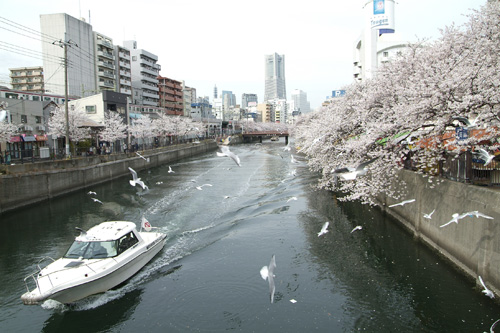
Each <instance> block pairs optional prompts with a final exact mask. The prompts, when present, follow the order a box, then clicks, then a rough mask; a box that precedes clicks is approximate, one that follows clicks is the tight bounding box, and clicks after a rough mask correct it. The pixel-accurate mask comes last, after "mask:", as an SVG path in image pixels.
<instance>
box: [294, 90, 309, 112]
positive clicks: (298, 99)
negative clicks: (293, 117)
mask: <svg viewBox="0 0 500 333" xmlns="http://www.w3.org/2000/svg"><path fill="white" fill-rule="evenodd" d="M290 111H291V112H295V111H296V112H297V113H301V114H304V113H308V112H310V111H311V104H310V103H309V101H308V100H307V93H306V92H304V91H302V90H300V89H295V90H294V91H293V92H292V107H291V110H290Z"/></svg>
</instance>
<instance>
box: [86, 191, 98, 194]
mask: <svg viewBox="0 0 500 333" xmlns="http://www.w3.org/2000/svg"><path fill="white" fill-rule="evenodd" d="M87 194H88V195H97V193H95V192H94V191H88V192H87Z"/></svg>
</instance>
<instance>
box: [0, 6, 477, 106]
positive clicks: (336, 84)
mask: <svg viewBox="0 0 500 333" xmlns="http://www.w3.org/2000/svg"><path fill="white" fill-rule="evenodd" d="M0 3H2V6H1V8H2V11H1V13H0V85H6V84H7V83H9V82H10V79H9V73H10V72H9V70H8V69H9V68H13V67H25V66H41V65H43V62H42V60H41V59H39V58H36V57H32V56H24V55H20V54H18V53H14V52H12V48H11V47H12V45H15V46H21V47H24V48H28V49H31V50H34V51H36V52H41V42H40V41H39V40H38V41H37V40H36V39H33V38H29V37H27V35H29V34H25V33H23V31H22V30H19V29H16V28H15V27H18V26H17V25H18V24H21V25H23V26H25V27H27V28H29V29H33V30H36V31H40V14H53V13H67V14H69V15H71V16H73V17H76V18H78V17H83V18H85V20H86V21H87V22H88V23H90V24H91V25H92V27H93V30H94V31H97V32H99V33H102V34H104V35H106V36H108V37H110V38H112V39H113V43H114V44H118V45H122V44H123V41H124V40H132V39H133V40H136V41H137V43H138V48H140V49H144V50H146V51H148V52H151V53H153V54H156V55H157V56H158V58H159V60H158V63H159V64H160V65H161V71H160V75H162V76H166V77H169V78H172V79H175V80H179V81H181V80H184V81H185V82H186V85H188V86H190V87H194V88H196V90H197V94H198V96H210V100H212V96H213V88H214V86H215V85H217V88H218V90H219V93H220V92H221V91H222V90H229V91H232V92H233V93H234V94H235V95H236V100H237V102H238V103H240V102H241V95H242V94H243V93H254V94H257V95H258V97H259V102H262V99H263V97H264V55H266V54H273V53H274V52H276V53H278V54H284V55H285V75H286V88H287V95H288V97H290V95H291V93H292V91H293V90H294V89H301V90H303V91H305V92H306V93H307V96H308V100H309V101H310V102H311V107H312V108H317V107H319V106H320V105H321V103H322V102H323V100H324V99H325V97H326V96H329V95H331V91H332V90H336V89H340V88H342V86H344V85H347V84H350V83H351V82H352V69H353V67H352V60H353V54H354V52H353V47H354V42H355V40H356V38H358V37H359V35H360V33H361V30H362V27H363V25H364V16H363V10H362V7H363V4H364V3H366V0H342V1H340V0H329V1H324V0H307V1H284V0H253V1H238V0H211V1H209V0H163V1H160V0H158V1H153V0H141V1H127V0H122V1H114V0H79V1H76V0H71V1H68V0H60V1H59V0H46V1H39V0H33V1H25V0H16V1H7V0H0ZM485 3H486V0H398V1H397V2H396V6H395V27H396V31H397V32H398V33H399V34H401V36H402V37H403V40H405V41H415V40H416V39H417V38H420V39H421V38H431V39H432V38H436V37H438V36H439V35H440V32H439V29H441V28H444V27H445V26H448V25H450V24H452V23H453V22H454V23H456V24H462V23H463V22H465V21H466V20H467V18H466V17H465V15H466V14H468V13H470V9H479V8H480V7H481V6H482V5H484V4H485ZM6 20H8V21H6ZM9 21H12V22H13V23H12V22H9ZM6 49H8V50H6Z"/></svg>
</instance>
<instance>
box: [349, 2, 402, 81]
mask: <svg viewBox="0 0 500 333" xmlns="http://www.w3.org/2000/svg"><path fill="white" fill-rule="evenodd" d="M394 3H395V1H394V0H369V1H366V2H365V5H364V6H363V11H364V14H365V25H364V28H363V31H362V33H361V35H360V37H359V38H358V39H357V40H356V43H355V47H354V61H353V63H354V68H353V75H354V79H355V80H357V81H361V80H364V79H369V78H371V77H373V75H374V74H375V73H376V72H377V68H378V67H379V66H380V65H381V64H383V63H385V62H388V61H390V59H391V58H392V57H394V56H395V55H396V54H398V53H399V52H401V50H402V49H404V48H405V47H406V46H407V45H408V43H407V42H403V41H402V40H401V37H400V36H399V35H398V34H396V33H395V21H394V6H395V4H394Z"/></svg>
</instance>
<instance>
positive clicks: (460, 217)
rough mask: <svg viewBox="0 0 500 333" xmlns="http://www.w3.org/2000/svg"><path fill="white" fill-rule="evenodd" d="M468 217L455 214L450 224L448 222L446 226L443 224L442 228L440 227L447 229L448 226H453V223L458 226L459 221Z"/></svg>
mask: <svg viewBox="0 0 500 333" xmlns="http://www.w3.org/2000/svg"><path fill="white" fill-rule="evenodd" d="M466 216H467V215H466V214H462V215H460V214H458V213H455V214H453V215H452V219H451V220H450V221H449V222H447V223H445V224H443V225H441V226H439V227H440V228H442V227H446V226H447V225H448V224H451V223H456V224H458V220H460V219H463V218H464V217H466Z"/></svg>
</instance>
